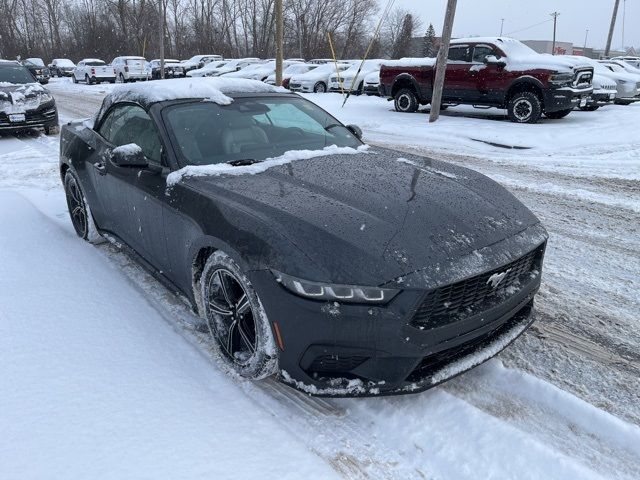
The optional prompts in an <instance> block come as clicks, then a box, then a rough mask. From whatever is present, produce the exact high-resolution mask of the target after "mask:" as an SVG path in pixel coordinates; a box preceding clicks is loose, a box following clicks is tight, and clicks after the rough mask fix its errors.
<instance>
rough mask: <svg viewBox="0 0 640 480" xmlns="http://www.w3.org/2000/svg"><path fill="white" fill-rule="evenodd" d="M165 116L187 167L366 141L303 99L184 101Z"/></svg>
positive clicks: (265, 98)
mask: <svg viewBox="0 0 640 480" xmlns="http://www.w3.org/2000/svg"><path fill="white" fill-rule="evenodd" d="M163 116H164V118H165V121H166V123H167V125H168V127H169V130H170V132H171V135H172V140H173V143H174V145H176V146H177V148H176V151H177V153H178V155H179V157H180V163H181V164H183V165H210V164H218V163H225V162H232V161H234V160H256V161H260V160H264V159H266V158H271V157H278V156H280V155H283V154H284V153H285V152H288V151H290V150H321V149H322V148H324V147H327V146H330V145H337V146H339V147H353V148H357V147H358V146H360V145H362V143H361V142H360V141H359V140H358V139H357V138H356V137H355V136H354V135H353V134H352V133H351V132H350V131H349V130H348V129H347V128H346V127H344V126H342V124H340V123H339V122H338V121H337V120H336V119H334V118H333V117H331V116H330V115H329V114H328V113H326V112H325V111H324V110H322V109H320V108H319V107H318V106H316V105H315V104H313V103H311V102H309V101H307V100H305V99H303V98H300V97H293V96H292V97H291V98H282V97H263V98H236V99H235V100H234V102H233V103H231V104H230V105H218V104H215V103H213V102H197V103H193V102H191V103H181V104H178V105H173V106H171V107H168V108H167V109H165V111H164V112H163Z"/></svg>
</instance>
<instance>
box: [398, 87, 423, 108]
mask: <svg viewBox="0 0 640 480" xmlns="http://www.w3.org/2000/svg"><path fill="white" fill-rule="evenodd" d="M393 105H394V107H395V108H396V111H397V112H402V113H414V112H417V111H418V97H417V96H416V93H415V92H414V91H413V90H412V89H410V88H401V89H400V90H398V92H397V93H396V94H395V96H394V97H393Z"/></svg>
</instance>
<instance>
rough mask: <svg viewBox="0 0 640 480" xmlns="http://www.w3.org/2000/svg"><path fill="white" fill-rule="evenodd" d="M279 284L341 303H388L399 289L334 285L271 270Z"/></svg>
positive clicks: (310, 295) (297, 293) (301, 295)
mask: <svg viewBox="0 0 640 480" xmlns="http://www.w3.org/2000/svg"><path fill="white" fill-rule="evenodd" d="M272 272H273V274H274V275H275V277H276V280H277V281H278V283H280V285H282V286H283V287H284V288H286V289H287V290H289V291H290V292H292V293H295V294H296V295H298V296H300V297H304V298H308V299H310V300H320V301H328V302H343V303H368V304H378V305H381V304H385V303H389V302H390V301H391V300H392V299H393V297H395V296H396V295H397V294H398V293H399V292H400V291H399V290H396V289H393V288H379V287H360V286H356V285H336V284H328V283H321V282H311V281H309V280H302V279H300V278H295V277H292V276H290V275H286V274H284V273H280V272H277V271H275V270H272Z"/></svg>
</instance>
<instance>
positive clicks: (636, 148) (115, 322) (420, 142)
mask: <svg viewBox="0 0 640 480" xmlns="http://www.w3.org/2000/svg"><path fill="white" fill-rule="evenodd" d="M110 88H111V86H109V85H95V86H85V85H73V84H72V83H70V82H68V81H67V80H66V79H65V80H57V79H56V80H54V81H53V82H52V83H51V90H52V91H53V93H54V95H55V97H56V99H57V101H58V104H59V108H60V111H61V118H62V120H63V121H66V120H71V119H73V118H81V117H86V116H89V115H91V114H93V113H94V112H95V111H96V110H97V108H98V106H99V103H100V101H101V99H102V97H103V96H104V94H105V92H106V91H108V90H109V89H110ZM308 98H310V99H311V100H313V101H315V102H317V103H319V104H320V105H322V106H324V107H325V108H327V109H328V110H329V111H331V112H332V113H333V114H334V115H336V116H337V117H338V118H340V119H341V120H343V121H345V122H347V123H356V124H358V125H360V126H361V127H362V128H363V130H364V132H365V137H366V139H367V140H368V141H369V142H371V143H378V144H384V145H386V146H394V147H396V148H399V149H402V150H407V151H413V152H417V153H423V154H426V155H431V156H437V157H439V158H443V159H445V160H448V161H451V162H454V163H458V164H460V165H464V166H469V167H471V168H474V169H476V170H479V171H481V172H483V173H485V174H487V175H489V176H491V177H493V178H495V179H497V180H498V181H500V182H502V183H503V184H505V185H506V186H507V187H508V188H510V189H511V190H512V191H513V192H514V193H515V194H516V195H517V196H518V197H519V198H521V199H522V200H523V201H524V202H525V203H526V204H527V205H528V206H529V207H530V208H531V209H532V210H534V211H535V212H536V213H537V214H538V215H539V216H540V218H541V219H542V220H543V221H544V223H545V225H546V226H547V228H548V229H549V232H550V234H551V239H550V244H549V250H548V255H547V260H546V269H545V279H544V285H543V289H542V292H541V295H540V297H539V300H538V304H537V305H538V313H537V319H538V322H537V325H536V326H535V327H534V328H533V329H531V330H530V332H529V333H527V334H525V335H524V336H523V337H522V338H521V339H520V340H518V341H517V342H516V343H515V344H514V345H513V346H512V347H510V348H509V349H508V350H507V351H506V352H505V353H503V354H502V355H501V356H500V357H499V358H498V359H495V360H492V361H491V362H489V363H487V364H485V365H484V366H482V367H480V368H477V369H475V370H473V371H471V372H469V373H467V374H465V375H463V376H461V377H458V378H456V379H454V380H452V381H450V382H447V383H446V384H444V385H442V386H441V387H437V388H435V389H433V390H430V391H428V392H425V393H423V394H419V395H412V396H407V397H396V398H372V399H342V400H327V399H315V398H310V397H306V396H304V395H301V394H299V393H297V392H294V391H292V390H290V389H289V388H287V387H284V386H282V385H280V384H277V383H275V382H273V381H270V380H268V381H264V382H258V383H251V382H247V381H244V380H242V379H239V378H236V377H234V376H231V375H229V374H228V372H225V371H224V368H223V367H222V366H221V364H220V363H219V362H218V360H217V359H216V358H215V356H214V355H213V354H212V353H211V352H210V350H209V349H208V348H207V346H206V344H205V343H204V341H203V340H204V338H205V337H204V335H203V334H201V333H200V329H201V323H200V321H199V319H197V318H196V317H195V316H194V315H193V314H192V313H191V312H190V310H189V309H188V308H187V307H186V306H185V305H184V304H182V302H181V301H180V299H178V298H176V297H175V296H173V295H172V294H171V293H170V292H169V291H167V290H166V289H165V288H164V287H162V286H161V285H160V284H159V283H158V282H157V281H155V280H154V279H153V278H152V277H150V276H149V275H148V274H147V273H146V272H145V271H144V270H143V269H142V268H140V267H139V266H137V265H136V264H135V263H134V262H133V261H132V260H130V259H129V258H128V257H127V256H126V255H124V254H123V253H121V252H119V251H117V250H116V249H115V248H114V247H112V246H111V245H109V244H103V245H101V246H98V247H95V246H90V245H88V244H85V243H84V242H81V241H80V240H78V239H77V238H76V237H75V234H74V233H73V229H72V227H71V224H70V222H69V220H68V215H67V213H66V205H65V202H64V194H63V192H62V189H61V187H60V181H59V178H58V175H57V148H58V139H57V137H44V136H42V135H36V134H33V135H21V136H19V137H17V138H16V137H12V136H9V137H7V136H4V137H0V225H2V227H1V228H0V365H2V366H3V368H2V376H1V377H0V478H20V479H28V478H38V479H50V478H69V479H72V478H154V479H158V478H167V479H169V478H171V479H174V478H238V479H244V478H247V479H249V478H250V479H254V478H265V479H270V478H278V479H280V478H300V477H303V476H307V477H309V478H314V479H315V478H322V479H324V478H341V477H342V478H374V479H382V478H398V479H413V478H416V479H423V478H430V479H431V478H437V479H467V478H468V479H477V478H517V479H522V478H531V479H539V478H545V479H554V478H558V479H565V478H580V479H588V478H621V479H637V478H640V428H639V427H638V424H640V398H639V392H640V380H639V377H640V355H639V353H638V352H639V351H640V349H639V348H638V347H639V346H640V334H639V333H638V328H637V326H638V316H639V313H640V294H639V293H638V283H639V278H640V254H639V253H638V252H640V235H639V232H638V229H640V182H639V180H640V179H639V177H640V135H639V132H638V129H639V125H640V106H632V107H608V108H606V109H603V110H602V111H599V112H595V113H582V112H576V113H574V114H572V115H571V116H569V117H568V118H567V119H566V120H563V121H544V122H542V123H541V124H539V125H533V126H530V125H513V124H511V123H509V122H508V121H505V120H504V117H503V114H502V113H501V112H499V111H497V110H494V111H476V110H470V109H467V108H464V107H456V108H453V109H450V110H447V112H445V114H444V116H443V117H442V119H441V121H440V122H439V123H437V124H435V125H429V124H428V123H427V116H426V115H421V114H414V115H403V114H398V113H396V112H393V111H391V107H392V105H391V104H390V103H388V102H386V101H384V100H382V99H378V98H366V97H352V98H350V99H349V101H348V102H347V105H346V106H345V107H344V108H340V104H341V102H342V99H341V97H340V96H339V95H331V94H325V95H309V96H308ZM487 142H488V143H487ZM490 143H491V144H501V145H503V146H495V145H491V144H490ZM507 145H511V146H514V145H516V146H520V147H531V148H529V149H526V150H512V149H506V148H504V146H507Z"/></svg>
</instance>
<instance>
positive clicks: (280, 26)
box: [276, 0, 284, 87]
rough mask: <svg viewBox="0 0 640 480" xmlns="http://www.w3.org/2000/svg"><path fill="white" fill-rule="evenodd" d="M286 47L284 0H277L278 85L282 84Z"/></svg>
mask: <svg viewBox="0 0 640 480" xmlns="http://www.w3.org/2000/svg"><path fill="white" fill-rule="evenodd" d="M283 47H284V20H283V18H282V0H276V85H277V86H279V87H280V86H282V63H283V52H282V50H283Z"/></svg>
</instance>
